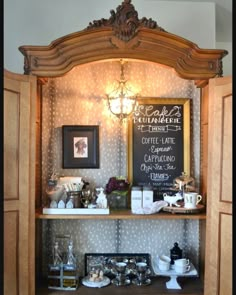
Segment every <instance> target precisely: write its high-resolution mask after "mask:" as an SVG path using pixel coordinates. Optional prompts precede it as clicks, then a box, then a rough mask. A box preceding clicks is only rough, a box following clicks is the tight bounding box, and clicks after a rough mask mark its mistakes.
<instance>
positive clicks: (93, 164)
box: [62, 125, 99, 169]
mask: <svg viewBox="0 0 236 295" xmlns="http://www.w3.org/2000/svg"><path fill="white" fill-rule="evenodd" d="M62 153H63V157H62V167H63V168H69V169H75V168H85V169H89V168H99V126H97V125H63V126H62Z"/></svg>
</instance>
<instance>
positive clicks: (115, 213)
mask: <svg viewBox="0 0 236 295" xmlns="http://www.w3.org/2000/svg"><path fill="white" fill-rule="evenodd" d="M35 218H36V219H106V220H107V219H113V220H114V219H131V220H133V219H195V220H199V219H201V220H202V219H203V220H204V219H206V213H205V212H203V213H195V214H180V213H170V212H158V213H156V214H133V213H131V210H128V209H127V210H111V212H110V214H108V215H107V214H105V215H79V214H76V215H75V214H73V215H72V214H70V215H69V214H68V215H65V214H63V215H62V214H61V215H60V214H43V213H42V209H38V210H36V213H35Z"/></svg>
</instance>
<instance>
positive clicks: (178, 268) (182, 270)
mask: <svg viewBox="0 0 236 295" xmlns="http://www.w3.org/2000/svg"><path fill="white" fill-rule="evenodd" d="M174 269H175V271H176V272H177V273H185V272H187V271H189V270H190V265H176V264H175V265H174Z"/></svg>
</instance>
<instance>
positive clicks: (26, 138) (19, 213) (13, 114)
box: [4, 71, 36, 295]
mask: <svg viewBox="0 0 236 295" xmlns="http://www.w3.org/2000/svg"><path fill="white" fill-rule="evenodd" d="M35 98H36V78H35V77H31V76H25V75H18V74H14V73H10V72H7V71H4V295H15V294H17V295H33V294H34V293H35V290H34V279H35V278H34V276H35V270H34V259H35V255H34V252H35V245H34V243H35V242H34V240H35Z"/></svg>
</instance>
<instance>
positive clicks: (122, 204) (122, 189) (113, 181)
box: [105, 176, 130, 209]
mask: <svg viewBox="0 0 236 295" xmlns="http://www.w3.org/2000/svg"><path fill="white" fill-rule="evenodd" d="M129 187H130V184H129V182H128V180H127V179H126V178H125V177H123V176H113V177H110V179H109V181H108V183H107V184H106V189H105V192H106V194H107V200H108V205H109V207H110V208H111V209H127V199H128V193H129Z"/></svg>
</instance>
